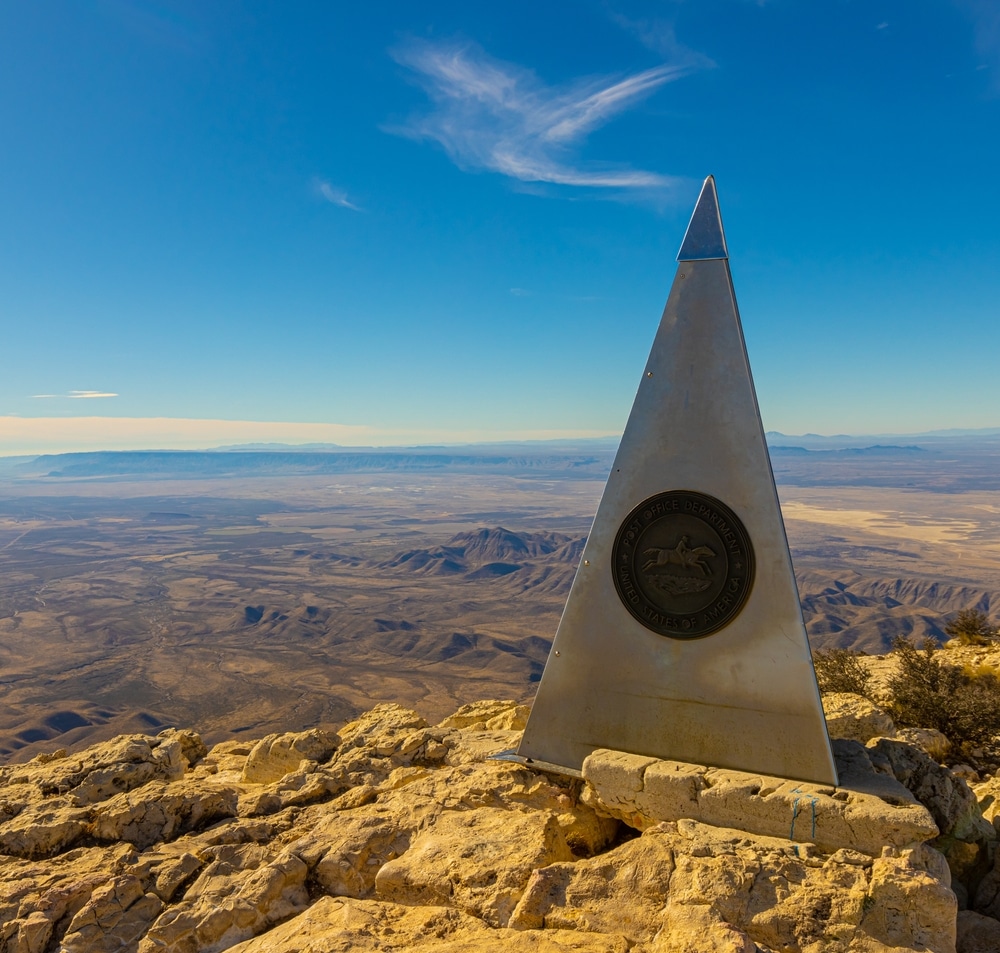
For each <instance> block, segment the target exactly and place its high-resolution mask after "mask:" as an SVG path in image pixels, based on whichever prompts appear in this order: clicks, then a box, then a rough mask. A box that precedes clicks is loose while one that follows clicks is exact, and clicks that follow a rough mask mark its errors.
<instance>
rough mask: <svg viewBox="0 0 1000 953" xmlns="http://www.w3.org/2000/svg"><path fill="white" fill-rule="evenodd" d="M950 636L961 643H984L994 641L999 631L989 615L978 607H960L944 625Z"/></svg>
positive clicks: (999, 633)
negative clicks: (953, 616) (956, 613)
mask: <svg viewBox="0 0 1000 953" xmlns="http://www.w3.org/2000/svg"><path fill="white" fill-rule="evenodd" d="M944 631H945V632H946V633H947V635H948V636H949V637H950V638H953V639H958V641H959V642H961V643H962V644H963V645H986V644H987V643H988V642H992V641H994V640H995V639H996V638H997V637H998V635H1000V631H998V630H997V627H996V626H995V625H993V623H992V622H990V619H989V616H987V615H986V613H985V612H981V611H980V610H979V609H962V610H961V611H960V612H959V613H958V615H957V616H955V618H954V619H952V620H951V622H949V623H948V624H947V625H946V626H945V627H944Z"/></svg>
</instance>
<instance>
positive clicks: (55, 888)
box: [0, 702, 1000, 953]
mask: <svg viewBox="0 0 1000 953" xmlns="http://www.w3.org/2000/svg"><path fill="white" fill-rule="evenodd" d="M525 715H526V709H525V708H524V707H523V706H518V705H515V704H514V703H513V702H480V703H477V704H475V705H471V706H466V707H465V708H463V709H461V710H460V711H459V712H457V713H456V714H455V715H454V716H452V717H451V718H448V719H446V720H445V721H444V722H442V723H441V724H439V725H436V726H430V725H428V724H427V723H426V722H425V721H424V720H423V719H422V718H421V717H420V716H419V715H417V714H415V713H414V712H411V711H407V710H406V709H403V708H400V707H398V706H395V705H381V706H378V707H377V708H375V709H373V710H372V711H370V712H368V713H366V714H365V715H363V716H362V717H361V718H359V719H358V720H357V721H354V722H352V723H351V724H348V725H346V726H344V727H343V728H341V729H340V731H338V732H336V733H333V732H324V731H320V730H311V731H305V732H299V733H292V734H283V735H272V736H269V737H267V738H264V739H261V740H260V741H257V742H244V741H229V742H224V743H222V744H219V745H216V746H215V747H214V748H212V749H211V750H210V751H209V750H206V748H205V746H204V745H203V744H202V742H201V740H200V738H199V737H198V736H197V735H196V734H195V733H193V732H190V731H173V730H171V731H166V732H163V733H162V734H160V735H157V736H155V737H151V736H145V735H131V736H125V737H120V738H117V739H114V740H113V741H110V742H106V743H103V744H99V745H95V746H93V747H91V748H88V749H86V750H85V751H82V752H78V753H75V754H67V753H65V752H55V753H53V754H50V755H41V756H39V757H38V758H36V759H35V760H34V761H31V762H29V763H27V764H17V765H8V766H5V767H0V953H101V951H111V950H114V951H137V953H154V951H171V953H210V951H211V953H214V951H222V950H231V951H236V953H264V951H267V953H293V951H294V953H332V951H342V950H360V951H365V950H372V951H375V950H379V951H390V950H415V951H418V953H445V951H448V953H460V951H469V953H472V951H477V953H478V951H481V950H510V951H514V953H520V951H524V953H559V951H570V950H572V951H579V953H587V951H595V953H597V951H602V953H603V951H623V953H624V951H626V950H631V951H633V953H758V951H761V953H765V951H768V953H769V951H775V953H777V951H782V953H795V951H802V953H820V951H823V953H827V951H829V953H855V951H856V953H890V951H891V953H900V951H902V950H923V951H932V953H953V951H955V950H956V949H957V950H958V951H959V953H984V951H986V950H993V951H995V950H997V949H1000V941H998V936H1000V922H998V921H997V919H995V914H996V913H997V912H1000V911H997V910H995V909H994V906H995V905H996V904H998V903H1000V901H998V900H997V898H998V897H1000V873H998V872H997V871H995V870H994V869H993V867H992V861H993V855H994V853H995V850H994V846H995V842H996V838H995V835H994V834H993V825H992V824H990V823H988V822H987V821H985V820H984V819H983V816H982V813H981V812H980V810H979V805H978V802H977V801H976V798H975V796H974V795H973V794H972V792H971V791H970V789H969V788H968V785H967V784H966V783H965V782H964V781H962V780H961V779H959V778H956V777H954V776H953V775H952V774H951V773H950V772H948V771H947V769H945V768H942V767H941V766H940V765H938V764H937V763H936V762H934V761H932V759H931V758H930V757H929V756H928V755H926V754H925V753H924V752H923V751H920V750H919V749H917V748H915V747H912V746H910V745H907V744H906V743H904V742H901V741H898V740H891V739H885V738H882V739H879V740H876V741H873V742H869V744H868V745H864V744H862V743H860V742H858V741H841V742H837V745H838V757H839V758H840V759H841V762H842V765H843V767H844V768H849V771H848V773H849V774H850V776H851V777H852V778H854V779H855V780H856V781H858V782H859V783H858V784H857V785H855V787H854V788H848V789H844V790H833V789H820V788H818V787H816V786H812V787H810V786H804V785H796V784H795V783H789V782H784V781H780V780H774V779H764V778H758V777H755V776H750V775H740V774H738V773H737V772H725V771H719V770H717V769H707V768H702V767H699V766H693V765H680V764H678V763H674V762H658V761H655V760H653V759H650V758H636V757H635V756H633V755H623V754H621V753H620V752H607V751H602V752H596V753H595V754H594V755H593V756H592V758H591V759H589V761H588V762H587V765H585V768H584V775H585V780H584V781H580V780H574V779H570V778H562V777H558V776H554V775H547V774H541V773H537V772H535V771H532V770H531V769H530V768H529V767H525V766H523V765H519V764H513V763H510V762H504V761H493V760H489V758H488V756H489V755H490V754H493V753H496V752H499V751H502V750H504V749H508V748H511V747H513V746H514V745H516V744H517V742H518V739H519V732H520V730H521V729H522V728H523V725H524V719H525ZM865 779H867V781H868V782H869V784H868V786H867V787H865V784H864V783H863V782H865ZM876 781H877V782H878V783H876ZM796 787H797V788H798V790H796ZM814 788H815V790H814ZM872 791H880V792H881V796H878V795H876V794H874V793H871V792H872ZM990 797H991V798H992V797H993V796H992V795H991V796H990ZM814 799H815V807H814V805H813V800H814ZM814 821H815V827H814ZM880 832H881V836H882V838H883V840H882V842H881V843H879V834H880ZM970 898H971V899H970ZM959 906H961V907H963V908H964V907H973V908H974V909H963V910H962V911H961V913H958V914H957V916H956V912H957V910H958V908H959ZM956 939H957V943H958V946H957V947H956ZM991 944H992V945H991Z"/></svg>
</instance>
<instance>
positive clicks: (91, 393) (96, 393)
mask: <svg viewBox="0 0 1000 953" xmlns="http://www.w3.org/2000/svg"><path fill="white" fill-rule="evenodd" d="M117 396H118V394H113V393H111V391H104V390H71V391H69V393H66V394H32V395H31V399H32V400H47V399H51V398H56V399H59V400H91V399H92V398H94V397H117Z"/></svg>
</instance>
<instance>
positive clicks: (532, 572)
mask: <svg viewBox="0 0 1000 953" xmlns="http://www.w3.org/2000/svg"><path fill="white" fill-rule="evenodd" d="M585 542H586V538H585V537H578V538H574V537H572V536H565V535H563V534H562V533H513V532H511V531H510V530H508V529H504V528H503V527H502V526H494V527H493V528H491V529H487V528H483V529H479V530H473V531H471V532H467V533H459V534H457V535H456V536H453V537H452V538H451V539H450V540H448V542H447V543H445V544H444V545H443V546H436V547H430V548H424V549H411V550H406V551H404V552H400V553H397V554H396V555H395V556H394V557H392V558H391V559H387V560H384V561H382V562H379V563H376V564H375V566H374V568H375V569H378V570H382V571H385V570H395V571H404V572H416V573H419V574H421V575H427V576H442V575H449V576H451V575H454V576H458V575H464V576H466V577H467V578H468V579H486V578H489V577H501V576H509V577H510V579H509V580H508V583H509V584H510V585H513V586H515V587H516V588H518V589H520V590H521V591H523V590H526V589H532V588H535V587H536V586H542V585H544V586H545V588H546V590H547V591H557V590H560V591H562V590H564V591H566V592H568V591H569V585H570V583H571V582H572V581H573V574H574V573H575V572H576V567H577V564H578V563H579V561H580V555H581V554H582V552H583V544H584V543H585Z"/></svg>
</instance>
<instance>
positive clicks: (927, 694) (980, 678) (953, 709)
mask: <svg viewBox="0 0 1000 953" xmlns="http://www.w3.org/2000/svg"><path fill="white" fill-rule="evenodd" d="M893 653H894V654H895V656H896V661H897V664H898V669H897V671H896V673H895V674H894V675H892V676H891V677H890V678H889V680H888V682H887V685H886V688H887V697H886V708H887V710H888V711H889V714H890V715H892V718H893V720H894V721H895V722H896V724H897V725H898V726H899V727H901V728H936V729H937V730H938V731H940V732H941V733H942V734H944V735H945V736H946V737H947V738H948V740H949V741H951V743H952V744H953V745H956V746H957V747H959V748H970V747H977V746H982V745H985V744H989V743H991V742H993V741H994V740H995V739H996V737H997V735H998V734H1000V679H998V678H997V676H996V674H995V673H994V672H993V671H983V670H979V671H976V672H970V671H963V670H962V669H961V668H959V667H958V666H957V665H948V664H947V663H944V662H941V661H939V660H938V659H937V658H936V657H935V646H934V643H933V642H931V641H930V640H927V641H925V642H924V644H923V647H922V648H920V649H918V648H917V647H916V646H915V645H913V644H912V643H911V642H908V641H907V640H906V639H904V638H902V637H900V638H898V639H896V641H895V642H894V643H893Z"/></svg>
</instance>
